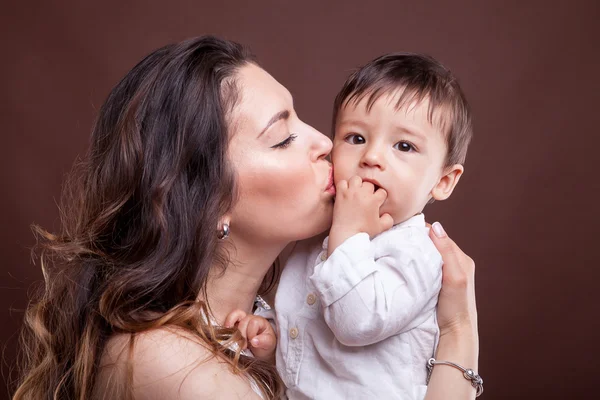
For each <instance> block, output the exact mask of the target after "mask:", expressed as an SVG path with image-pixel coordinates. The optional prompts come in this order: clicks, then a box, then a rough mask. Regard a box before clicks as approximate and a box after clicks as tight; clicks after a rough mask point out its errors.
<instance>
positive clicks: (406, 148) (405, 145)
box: [394, 140, 417, 153]
mask: <svg viewBox="0 0 600 400" xmlns="http://www.w3.org/2000/svg"><path fill="white" fill-rule="evenodd" d="M394 148H395V149H396V150H400V151H402V152H405V153H409V152H411V151H417V147H416V146H415V145H414V144H412V143H411V142H408V141H406V140H403V141H401V142H398V143H396V144H395V145H394Z"/></svg>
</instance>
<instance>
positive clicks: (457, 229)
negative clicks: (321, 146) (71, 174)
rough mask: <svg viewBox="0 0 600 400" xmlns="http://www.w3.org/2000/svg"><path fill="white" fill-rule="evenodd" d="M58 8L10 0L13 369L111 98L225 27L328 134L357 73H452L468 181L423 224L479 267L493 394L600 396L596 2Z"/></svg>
mask: <svg viewBox="0 0 600 400" xmlns="http://www.w3.org/2000/svg"><path fill="white" fill-rule="evenodd" d="M34 3H38V4H34ZM49 3H51V2H46V1H44V2H42V1H39V2H24V1H23V2H11V4H4V5H3V7H2V8H3V11H2V15H1V16H0V26H1V27H2V35H1V38H0V41H1V44H2V46H1V49H0V51H1V52H2V62H1V63H0V72H1V74H0V76H1V79H2V81H1V88H2V89H1V90H2V96H1V100H0V102H1V103H0V104H1V108H0V110H1V111H0V115H1V125H0V129H1V130H0V132H1V134H2V147H1V153H0V162H1V165H0V171H1V172H0V173H1V174H2V193H3V194H2V196H0V210H2V224H1V225H0V246H2V247H1V250H2V253H1V255H2V261H3V263H2V268H1V270H0V279H1V282H0V304H1V305H2V306H1V307H0V340H2V344H3V345H4V346H5V349H6V352H5V357H4V358H5V360H6V364H7V365H8V366H10V365H12V363H13V362H14V354H15V345H16V340H15V332H16V331H17V329H18V327H19V324H20V320H21V318H22V310H23V308H24V307H25V304H26V296H27V294H26V291H27V288H28V286H29V285H30V284H31V283H32V282H33V281H36V280H39V279H40V278H41V274H40V271H39V268H38V267H37V266H34V265H32V263H31V262H30V260H29V252H28V249H27V248H28V246H31V245H32V235H31V232H30V230H29V224H30V223H32V222H36V223H40V224H42V225H43V226H45V227H50V228H52V227H56V226H57V208H56V205H55V199H57V198H58V195H59V189H60V184H61V180H62V178H63V174H64V173H66V172H67V171H68V169H69V168H70V166H71V164H72V162H73V160H74V159H75V157H76V156H77V155H80V154H83V153H84V151H85V149H86V146H87V143H88V136H89V132H90V127H91V125H92V121H93V118H94V116H95V115H96V111H97V109H98V108H99V106H100V104H101V103H102V101H103V99H104V97H105V96H106V95H107V93H108V91H109V90H110V88H111V87H112V85H114V84H115V83H116V82H117V80H118V79H119V78H120V77H121V76H122V75H123V74H124V73H125V72H126V71H127V70H128V69H129V68H131V67H132V66H133V65H134V64H135V63H136V62H137V61H138V60H139V59H140V58H141V57H142V56H143V55H145V54H146V53H148V52H149V51H151V50H153V49H155V48H157V47H159V46H162V45H164V44H166V43H169V42H174V41H178V40H181V39H184V38H187V37H190V36H196V35H199V34H203V33H215V34H218V35H222V36H224V37H226V38H229V39H234V40H237V41H240V42H243V43H245V44H248V45H250V46H251V47H252V49H253V50H254V51H255V53H256V54H257V55H258V57H259V60H260V61H261V63H262V64H263V66H264V67H265V68H266V69H267V70H268V71H270V72H271V73H272V74H273V75H274V76H275V77H276V78H277V79H279V80H280V81H281V82H282V83H283V84H284V85H286V86H287V87H288V88H289V89H290V90H291V92H292V94H293V95H294V97H295V102H296V105H297V110H298V112H299V114H300V115H301V117H302V118H303V119H304V120H306V121H307V122H309V123H311V124H312V125H314V126H315V127H316V128H318V129H319V130H321V131H323V132H328V131H329V121H330V113H331V105H332V101H333V97H334V95H335V93H336V91H337V90H338V89H339V87H340V85H341V83H342V82H343V80H344V78H345V77H346V75H347V74H348V71H349V70H350V69H351V68H353V67H356V66H358V65H360V64H362V63H364V62H366V61H368V60H369V59H371V58H373V57H375V56H377V55H380V54H382V53H385V52H390V51H396V50H411V51H418V52H426V53H429V54H431V55H433V56H435V57H437V58H439V59H440V60H442V61H443V62H444V63H445V64H446V65H448V66H449V67H451V69H453V71H454V72H455V73H456V74H457V75H458V76H459V77H460V78H461V80H462V84H463V86H464V89H465V91H466V93H467V96H468V98H469V99H470V101H471V104H472V106H473V109H474V113H475V117H476V133H475V139H474V142H473V144H472V147H471V148H470V152H469V156H468V158H467V163H466V174H465V176H464V179H463V180H461V183H460V185H459V186H458V189H457V191H456V192H455V194H454V195H453V197H452V199H450V200H448V201H447V202H445V203H439V204H435V205H434V206H433V207H432V208H431V209H430V210H429V211H428V219H429V220H431V221H433V220H436V219H439V220H441V221H442V222H443V223H444V226H445V227H446V228H447V230H448V231H449V233H450V234H451V236H452V237H453V238H454V239H456V240H457V241H458V243H459V244H460V245H461V246H462V247H463V249H464V250H465V251H466V252H467V253H468V254H470V255H471V256H472V257H473V258H474V259H475V260H476V262H477V293H478V304H479V315H480V320H479V321H480V333H481V362H480V372H481V374H482V375H483V377H484V378H485V380H486V393H485V395H484V398H485V399H490V400H491V399H507V398H511V399H533V398H540V399H542V398H565V399H567V398H569V399H570V398H573V399H580V398H591V397H594V396H595V395H594V394H593V392H594V388H593V385H592V383H593V382H594V380H595V379H597V375H598V373H600V368H599V366H598V360H597V358H598V357H600V354H599V353H600V352H598V348H599V346H598V343H597V339H598V332H597V325H598V324H597V318H598V317H599V313H598V306H597V305H596V306H594V304H598V303H599V302H598V300H597V299H596V297H597V296H596V293H597V290H596V288H597V282H598V278H600V273H599V272H598V269H599V268H600V263H599V262H598V256H597V247H596V246H599V244H598V243H597V242H596V240H597V239H598V238H599V234H598V232H599V231H600V218H599V215H598V205H597V198H598V194H599V190H598V189H599V184H598V179H597V168H598V161H599V160H600V157H598V155H597V152H598V150H597V149H598V148H599V145H600V140H599V132H598V127H599V126H600V119H599V114H600V113H599V112H598V111H597V107H598V105H599V104H600V103H599V101H598V100H599V97H598V91H599V89H600V87H599V83H598V71H600V57H599V55H598V50H599V49H598V42H599V39H600V35H599V33H600V32H599V29H598V27H597V23H598V22H597V21H598V17H600V12H599V8H600V7H599V5H598V4H599V3H598V1H596V0H590V1H568V2H567V1H554V2H549V1H487V2H484V1H472V2H465V1H453V2H439V3H440V4H435V2H432V1H414V0H413V1H390V2H388V3H389V4H386V3H377V2H367V1H356V0H352V1H350V0H346V1H340V2H332V1H328V2H327V1H320V2H314V3H310V2H306V1H302V2H290V1H285V0H279V1H260V0H255V1H236V2H231V1H222V2H217V1H213V2H201V1H197V0H196V1H193V0H190V1H182V2H174V1H171V2H170V5H169V6H166V5H162V4H163V3H166V2H158V1H156V2H150V1H142V0H137V1H127V2H125V1H118V0H116V1H106V0H105V1H102V2H90V1H75V0H70V1H67V0H63V1H60V2H54V3H56V4H54V5H50V4H49ZM87 3H89V4H87ZM149 3H153V4H156V5H151V4H149ZM217 3H219V4H217ZM158 4H161V5H158ZM550 4H552V5H550ZM7 370H8V367H7V366H5V367H4V371H5V373H6V371H7ZM2 395H6V392H3V393H2V394H1V395H0V396H2Z"/></svg>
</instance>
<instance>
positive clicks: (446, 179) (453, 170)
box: [431, 164, 465, 201]
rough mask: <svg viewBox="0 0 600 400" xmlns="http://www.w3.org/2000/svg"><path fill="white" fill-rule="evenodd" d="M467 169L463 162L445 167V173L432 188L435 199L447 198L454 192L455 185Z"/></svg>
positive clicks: (432, 195)
mask: <svg viewBox="0 0 600 400" xmlns="http://www.w3.org/2000/svg"><path fill="white" fill-rule="evenodd" d="M464 171H465V169H464V167H463V166H462V165H461V164H454V165H452V166H451V167H447V168H444V175H442V177H441V178H440V180H439V181H438V183H437V184H436V185H435V186H434V187H433V189H432V190H431V197H432V198H434V199H435V200H438V201H441V200H446V199H447V198H448V197H450V195H451V194H452V191H453V190H454V187H455V186H456V184H457V183H458V181H459V180H460V177H461V175H462V174H463V172H464Z"/></svg>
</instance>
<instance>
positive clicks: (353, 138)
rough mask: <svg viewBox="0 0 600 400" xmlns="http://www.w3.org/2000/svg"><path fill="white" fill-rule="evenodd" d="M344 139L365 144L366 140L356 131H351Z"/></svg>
mask: <svg viewBox="0 0 600 400" xmlns="http://www.w3.org/2000/svg"><path fill="white" fill-rule="evenodd" d="M344 140H345V141H346V142H348V143H350V144H365V142H366V140H365V138H364V137H362V136H360V135H358V134H356V133H351V134H350V135H348V136H346V137H345V138H344Z"/></svg>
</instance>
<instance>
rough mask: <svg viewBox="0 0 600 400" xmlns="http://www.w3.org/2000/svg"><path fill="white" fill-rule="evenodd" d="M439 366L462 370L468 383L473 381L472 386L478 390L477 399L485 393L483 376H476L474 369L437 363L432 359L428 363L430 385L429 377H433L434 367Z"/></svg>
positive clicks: (445, 362) (448, 363) (451, 363)
mask: <svg viewBox="0 0 600 400" xmlns="http://www.w3.org/2000/svg"><path fill="white" fill-rule="evenodd" d="M438 364H439V365H449V366H451V367H454V368H456V369H458V370H460V371H461V372H462V373H463V376H464V377H465V379H466V380H468V381H471V386H473V387H474V388H475V389H476V390H477V394H476V395H475V397H479V396H480V395H481V393H483V379H482V378H481V376H479V375H478V374H476V373H475V372H474V371H473V370H472V369H467V368H463V367H461V366H460V365H458V364H455V363H453V362H450V361H437V360H436V359H435V358H430V359H429V360H428V361H427V370H428V371H429V374H428V376H427V382H428V383H429V377H430V376H431V372H432V371H433V366H434V365H438Z"/></svg>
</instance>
